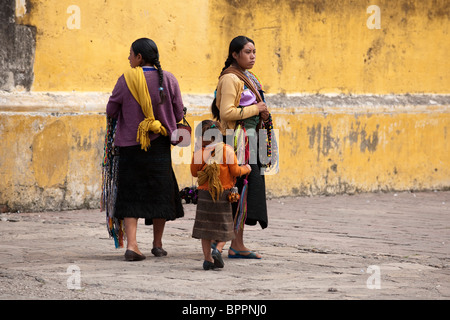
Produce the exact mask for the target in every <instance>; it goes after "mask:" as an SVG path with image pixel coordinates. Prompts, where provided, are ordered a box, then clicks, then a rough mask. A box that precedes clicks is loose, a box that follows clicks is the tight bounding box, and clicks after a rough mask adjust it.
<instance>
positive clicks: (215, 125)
mask: <svg viewBox="0 0 450 320" xmlns="http://www.w3.org/2000/svg"><path fill="white" fill-rule="evenodd" d="M209 129H217V130H219V132H220V131H221V126H220V123H219V122H217V121H214V120H203V121H202V122H201V123H200V124H199V125H198V126H197V127H196V128H195V137H196V138H197V139H199V138H201V139H202V141H206V142H208V144H209V143H211V142H214V136H213V137H212V138H213V140H212V141H210V140H203V139H204V135H205V132H206V131H208V130H209Z"/></svg>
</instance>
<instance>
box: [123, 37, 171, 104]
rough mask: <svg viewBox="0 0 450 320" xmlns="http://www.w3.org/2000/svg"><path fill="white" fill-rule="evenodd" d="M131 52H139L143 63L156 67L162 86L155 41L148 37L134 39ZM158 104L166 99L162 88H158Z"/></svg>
mask: <svg viewBox="0 0 450 320" xmlns="http://www.w3.org/2000/svg"><path fill="white" fill-rule="evenodd" d="M131 48H132V49H133V52H134V54H135V55H138V54H141V56H142V59H143V60H144V61H145V63H150V64H152V65H154V66H155V67H156V69H158V74H159V87H160V88H162V86H163V80H164V74H163V70H162V68H161V63H160V62H159V52H158V47H157V46H156V43H155V42H154V41H153V40H151V39H148V38H140V39H137V40H136V41H134V42H133V43H132V45H131ZM159 98H160V101H159V104H162V103H164V101H165V100H166V95H165V94H164V90H159Z"/></svg>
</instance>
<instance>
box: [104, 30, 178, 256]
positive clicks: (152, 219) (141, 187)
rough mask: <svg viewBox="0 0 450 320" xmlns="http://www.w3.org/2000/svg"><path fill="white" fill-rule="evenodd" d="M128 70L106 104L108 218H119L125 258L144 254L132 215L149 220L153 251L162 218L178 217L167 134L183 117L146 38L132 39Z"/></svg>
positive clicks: (158, 245)
mask: <svg viewBox="0 0 450 320" xmlns="http://www.w3.org/2000/svg"><path fill="white" fill-rule="evenodd" d="M128 60H129V61H130V66H131V69H130V70H128V71H126V72H125V73H124V74H123V75H122V76H121V77H120V78H119V79H118V81H117V83H116V85H115V87H114V90H113V92H112V95H111V97H110V98H109V101H108V105H107V107H106V113H107V115H108V116H109V117H112V118H115V119H117V126H116V132H115V140H114V144H115V146H116V147H118V149H119V172H118V185H117V189H118V191H117V198H116V202H115V208H114V218H118V219H123V220H124V224H125V234H126V239H127V250H126V252H125V260H127V261H137V260H143V259H145V255H144V254H142V252H141V251H140V250H139V248H138V243H137V240H136V233H137V224H138V219H139V218H143V219H145V224H147V225H152V224H153V236H154V238H153V249H152V250H151V252H152V253H153V255H155V256H157V257H160V256H165V255H167V252H166V251H165V250H164V249H163V248H162V235H163V232H164V226H165V223H166V221H168V220H175V219H177V218H179V217H183V216H184V212H183V207H182V204H181V198H180V196H179V189H178V183H177V180H176V177H175V174H174V172H173V169H172V159H171V151H170V146H171V141H170V137H171V134H172V132H173V131H174V130H176V128H177V125H176V124H177V122H179V121H181V120H182V119H183V108H184V106H183V101H182V99H181V92H180V88H179V85H178V81H177V79H176V78H175V77H174V76H173V74H171V73H170V72H167V71H163V70H162V68H161V65H160V62H159V53H158V48H157V46H156V44H155V43H154V42H153V41H152V40H150V39H147V38H141V39H138V40H136V41H135V42H133V44H132V45H131V48H130V56H129V57H128Z"/></svg>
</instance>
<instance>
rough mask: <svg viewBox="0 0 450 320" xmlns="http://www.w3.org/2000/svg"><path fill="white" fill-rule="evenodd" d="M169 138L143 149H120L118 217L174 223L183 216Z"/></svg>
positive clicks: (131, 147) (134, 147)
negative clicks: (161, 220)
mask: <svg viewBox="0 0 450 320" xmlns="http://www.w3.org/2000/svg"><path fill="white" fill-rule="evenodd" d="M170 146H171V144H170V140H169V137H164V136H161V137H159V138H157V139H155V140H154V141H152V142H151V145H150V147H149V148H148V149H147V151H144V150H141V146H140V145H137V146H130V147H120V148H119V174H118V194H117V200H116V209H115V217H116V218H119V219H123V218H128V217H133V218H144V219H145V224H147V225H151V224H152V223H153V219H166V220H167V221H170V220H175V219H177V218H180V217H183V216H184V211H183V206H182V204H181V198H180V195H179V189H178V183H177V180H176V177H175V174H174V172H173V169H172V159H171V151H170Z"/></svg>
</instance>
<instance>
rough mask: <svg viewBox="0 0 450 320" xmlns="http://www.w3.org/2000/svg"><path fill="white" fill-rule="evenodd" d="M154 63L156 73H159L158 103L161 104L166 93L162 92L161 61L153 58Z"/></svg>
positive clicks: (162, 75) (162, 74)
mask: <svg viewBox="0 0 450 320" xmlns="http://www.w3.org/2000/svg"><path fill="white" fill-rule="evenodd" d="M154 65H155V66H156V68H157V69H158V74H159V99H160V101H159V104H163V103H164V101H165V100H166V94H165V93H164V88H163V81H164V73H163V69H162V68H161V63H160V62H159V59H156V60H155V62H154Z"/></svg>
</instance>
